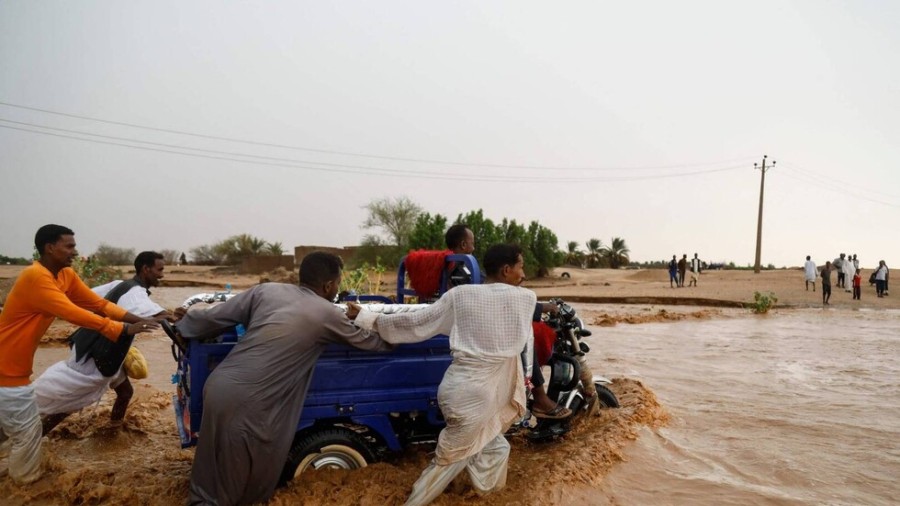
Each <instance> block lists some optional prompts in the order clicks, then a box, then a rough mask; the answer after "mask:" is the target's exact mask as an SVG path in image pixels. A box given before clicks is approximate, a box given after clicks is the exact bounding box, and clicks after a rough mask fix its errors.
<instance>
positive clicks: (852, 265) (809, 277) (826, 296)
mask: <svg viewBox="0 0 900 506" xmlns="http://www.w3.org/2000/svg"><path fill="white" fill-rule="evenodd" d="M803 272H804V277H805V279H806V290H807V291H808V290H809V285H810V284H812V291H814V292H815V291H816V278H819V277H821V278H822V304H825V305H828V304H829V303H830V300H831V274H832V272H834V273H835V274H836V277H837V283H836V286H837V287H838V288H840V289H843V290H844V291H846V292H848V293H852V294H853V300H860V297H861V295H862V269H860V267H859V259H858V258H857V257H856V255H855V254H854V255H850V254H845V253H841V254H840V255H839V256H838V257H837V258H835V259H834V260H829V261H827V262H825V266H824V267H822V269H821V270H820V269H819V268H818V266H816V263H815V262H813V261H812V258H811V257H810V256H809V255H807V256H806V264H804V266H803ZM889 279H890V269H888V266H887V264H886V263H885V262H884V260H880V261H879V262H878V267H876V268H875V270H874V271H873V272H872V273H871V274H870V275H869V280H868V282H869V284H870V285H874V286H875V293H876V295H877V296H878V297H884V296H886V295H888V280H889ZM848 283H849V286H848Z"/></svg>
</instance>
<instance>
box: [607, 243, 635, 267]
mask: <svg viewBox="0 0 900 506" xmlns="http://www.w3.org/2000/svg"><path fill="white" fill-rule="evenodd" d="M601 253H602V256H603V258H604V259H605V260H606V262H607V263H608V264H609V266H610V267H612V268H613V269H618V268H619V267H622V266H624V265H628V253H630V251H629V250H628V246H626V245H625V239H622V238H621V237H613V238H612V241H611V242H610V245H609V246H607V247H604V248H603V249H602V252H601Z"/></svg>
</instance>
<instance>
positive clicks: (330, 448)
mask: <svg viewBox="0 0 900 506" xmlns="http://www.w3.org/2000/svg"><path fill="white" fill-rule="evenodd" d="M375 458H376V457H375V453H374V452H373V451H372V449H371V447H370V445H369V443H368V442H367V441H366V439H365V438H363V437H362V436H360V435H359V434H357V433H355V432H353V431H351V430H349V429H345V428H341V427H331V428H327V429H320V430H316V431H314V432H306V433H297V436H295V437H294V442H293V443H292V444H291V450H290V452H288V457H287V462H285V465H284V470H283V471H282V473H281V480H280V482H281V483H282V484H285V483H287V482H289V481H291V480H292V479H294V478H296V477H297V476H299V475H300V473H302V472H303V471H305V470H306V469H309V468H313V469H359V468H362V467H366V466H367V465H368V464H369V463H371V462H374V461H375Z"/></svg>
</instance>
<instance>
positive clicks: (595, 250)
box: [585, 238, 603, 268]
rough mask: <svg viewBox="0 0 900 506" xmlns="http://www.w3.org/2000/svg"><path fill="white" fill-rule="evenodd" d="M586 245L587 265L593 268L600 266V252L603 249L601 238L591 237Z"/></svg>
mask: <svg viewBox="0 0 900 506" xmlns="http://www.w3.org/2000/svg"><path fill="white" fill-rule="evenodd" d="M585 247H586V248H587V255H586V259H587V266H588V267H591V268H593V267H600V259H601V255H600V253H601V252H602V251H603V243H602V242H601V241H600V239H594V238H591V239H590V240H589V241H588V242H586V243H585Z"/></svg>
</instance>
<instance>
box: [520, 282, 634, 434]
mask: <svg viewBox="0 0 900 506" xmlns="http://www.w3.org/2000/svg"><path fill="white" fill-rule="evenodd" d="M550 302H552V303H554V304H556V305H557V307H558V308H559V311H558V312H557V313H556V314H555V315H548V316H545V317H544V319H543V322H544V323H545V324H546V325H547V326H549V327H550V328H551V329H553V331H554V333H555V334H556V339H555V341H554V342H553V351H552V355H551V356H550V359H549V361H548V362H547V366H549V367H550V376H549V379H548V380H547V396H548V397H550V399H552V400H554V401H556V402H557V403H558V404H559V405H560V406H564V407H566V408H569V409H570V410H572V415H571V416H570V417H568V418H565V419H561V420H556V419H541V418H539V419H538V422H537V423H536V424H534V425H533V426H531V425H530V418H531V413H526V416H525V418H524V419H523V420H522V421H521V422H519V424H517V427H516V426H514V428H517V429H521V428H525V429H529V432H528V434H527V437H528V438H529V439H532V440H543V439H548V438H552V437H556V436H560V435H562V434H565V433H566V432H568V431H569V423H570V422H571V420H572V419H574V418H575V417H576V416H579V415H581V414H585V413H591V412H596V410H598V409H603V408H618V407H619V400H618V399H617V398H616V395H615V394H614V393H613V392H612V390H610V389H609V386H608V385H611V384H612V381H611V380H609V379H608V378H605V377H603V376H595V375H594V374H593V372H592V371H591V368H590V366H589V365H588V363H587V359H586V355H587V353H589V352H590V351H591V350H590V346H588V344H587V343H585V342H583V341H582V340H581V338H583V337H588V336H590V335H591V331H590V330H588V329H586V328H585V326H584V322H582V321H581V318H578V316H576V311H575V308H573V307H572V306H570V305H569V304H568V303H566V302H565V301H564V300H562V299H560V298H556V299H551V300H550ZM534 366H535V367H538V365H537V364H535V365H534ZM529 403H530V402H529Z"/></svg>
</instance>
